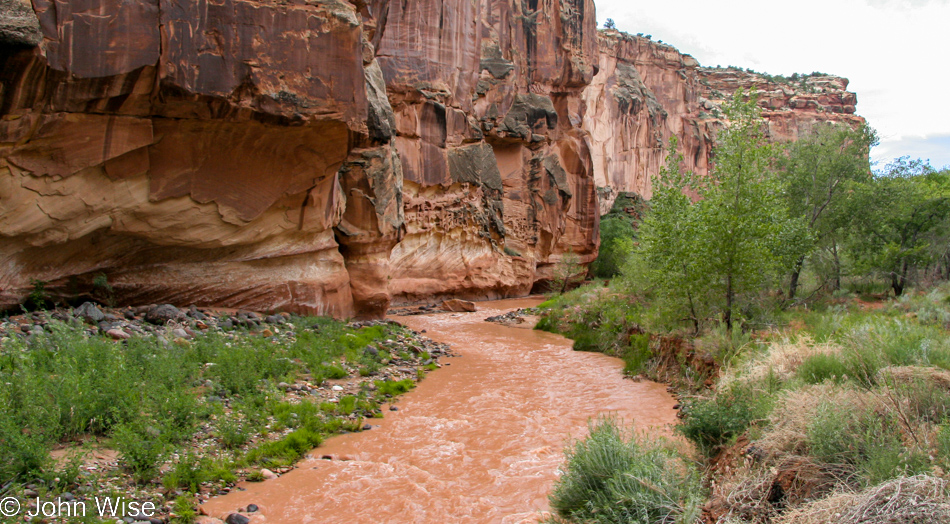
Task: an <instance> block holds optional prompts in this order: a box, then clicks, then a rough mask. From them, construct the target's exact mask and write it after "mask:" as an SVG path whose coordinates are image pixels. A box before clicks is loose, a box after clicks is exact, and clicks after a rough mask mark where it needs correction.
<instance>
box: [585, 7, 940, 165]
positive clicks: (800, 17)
mask: <svg viewBox="0 0 950 524" xmlns="http://www.w3.org/2000/svg"><path fill="white" fill-rule="evenodd" d="M594 1H595V3H596V4H597V20H598V22H599V24H600V26H602V25H603V22H604V21H605V20H606V19H607V18H613V20H614V22H616V24H617V29H620V30H621V31H626V32H628V33H644V34H651V35H653V39H654V40H663V41H664V42H666V43H668V44H671V45H673V46H675V47H677V48H678V49H679V50H680V51H681V52H683V53H688V54H691V55H693V56H694V57H695V58H696V59H697V60H699V63H700V64H702V65H704V66H716V65H722V66H727V65H734V66H739V67H742V68H747V67H751V68H752V69H754V70H756V71H759V72H765V73H770V74H783V75H786V76H788V75H790V74H792V73H795V72H798V73H810V72H812V71H821V72H823V73H830V74H834V75H838V76H843V77H846V78H848V79H850V80H851V84H850V86H848V89H849V90H850V91H854V92H855V93H857V95H858V106H857V108H858V110H857V113H858V114H859V115H861V116H863V117H865V118H866V119H867V120H868V122H869V123H870V124H871V126H872V127H874V128H875V129H877V131H878V135H879V136H880V137H881V145H879V146H878V147H876V148H875V149H874V150H873V151H872V152H871V156H872V158H873V159H874V160H876V161H878V167H879V168H881V167H883V165H884V164H885V163H886V162H887V161H889V160H890V159H892V158H894V157H898V156H902V155H910V156H911V157H912V158H918V157H919V158H923V159H929V160H930V162H931V164H933V166H934V167H942V166H950V60H948V59H950V56H948V55H950V0H797V1H795V2H770V1H764V2H763V1H761V0H756V1H753V0H728V1H723V0H651V1H649V2H647V1H642V0H594Z"/></svg>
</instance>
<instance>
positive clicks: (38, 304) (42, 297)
mask: <svg viewBox="0 0 950 524" xmlns="http://www.w3.org/2000/svg"><path fill="white" fill-rule="evenodd" d="M48 284H49V282H46V281H45V280H39V279H36V278H31V279H30V294H29V295H27V297H26V303H27V306H28V307H30V308H33V309H46V304H47V303H49V302H50V296H49V291H47V290H46V286H47V285H48Z"/></svg>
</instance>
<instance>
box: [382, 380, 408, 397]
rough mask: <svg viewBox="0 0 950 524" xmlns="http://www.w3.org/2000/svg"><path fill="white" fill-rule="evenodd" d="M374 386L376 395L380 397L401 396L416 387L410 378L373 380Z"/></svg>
mask: <svg viewBox="0 0 950 524" xmlns="http://www.w3.org/2000/svg"><path fill="white" fill-rule="evenodd" d="M373 383H374V384H376V394H377V396H380V397H386V396H390V397H395V396H396V395H401V394H403V393H405V392H407V391H409V390H410V389H412V388H414V387H416V383H415V382H413V381H412V379H410V378H406V379H403V380H399V381H395V380H375V381H373Z"/></svg>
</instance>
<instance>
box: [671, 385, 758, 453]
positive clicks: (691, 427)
mask: <svg viewBox="0 0 950 524" xmlns="http://www.w3.org/2000/svg"><path fill="white" fill-rule="evenodd" d="M771 407H772V399H771V398H770V397H769V396H767V395H763V394H761V392H753V391H751V390H750V389H748V388H745V387H742V386H737V387H734V388H731V389H727V390H726V391H723V392H720V393H719V394H717V395H715V396H713V397H710V398H698V399H694V400H691V401H689V402H687V403H686V406H685V408H684V409H683V413H684V414H685V417H684V418H683V423H682V424H681V425H679V426H677V428H676V430H677V432H679V433H680V434H681V435H683V436H684V437H686V438H687V439H689V440H690V441H691V442H693V443H694V444H695V445H696V447H697V448H698V449H699V450H700V451H701V452H703V453H704V454H705V455H706V456H707V457H712V456H713V455H714V454H715V453H716V452H717V451H719V449H721V448H722V447H723V446H725V445H727V444H729V443H730V442H731V441H732V439H734V438H736V437H738V436H739V435H741V434H742V433H743V432H745V431H746V429H748V427H749V426H750V425H751V424H752V423H754V422H755V421H757V420H760V419H764V418H765V417H766V416H767V415H768V413H769V411H770V410H771Z"/></svg>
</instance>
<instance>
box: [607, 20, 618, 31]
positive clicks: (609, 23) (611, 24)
mask: <svg viewBox="0 0 950 524" xmlns="http://www.w3.org/2000/svg"><path fill="white" fill-rule="evenodd" d="M616 28H617V24H616V22H614V19H613V18H608V19H607V21H606V22H604V29H616Z"/></svg>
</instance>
